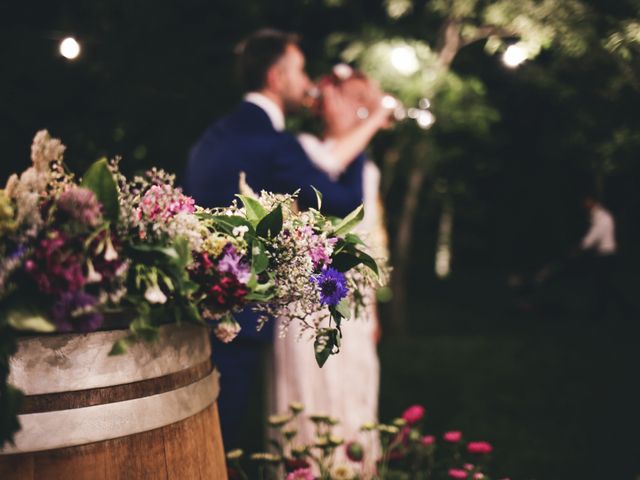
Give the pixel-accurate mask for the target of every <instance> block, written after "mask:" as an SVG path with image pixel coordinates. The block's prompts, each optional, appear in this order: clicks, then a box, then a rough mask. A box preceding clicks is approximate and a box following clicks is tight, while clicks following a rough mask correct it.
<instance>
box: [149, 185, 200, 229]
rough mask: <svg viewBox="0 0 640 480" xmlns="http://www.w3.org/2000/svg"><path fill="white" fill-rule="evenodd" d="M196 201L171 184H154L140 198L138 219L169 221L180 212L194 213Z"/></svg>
mask: <svg viewBox="0 0 640 480" xmlns="http://www.w3.org/2000/svg"><path fill="white" fill-rule="evenodd" d="M194 211H195V201H194V199H193V198H191V197H188V196H186V195H183V194H182V192H181V191H180V190H179V189H177V188H174V187H172V186H171V185H153V186H152V187H151V188H150V189H149V190H147V191H146V193H145V194H144V196H143V197H142V199H141V200H140V206H139V207H138V210H137V215H138V219H139V220H142V219H143V218H146V219H147V220H150V221H162V222H168V221H169V220H171V219H172V218H173V217H175V216H176V215H177V214H178V213H193V212H194Z"/></svg>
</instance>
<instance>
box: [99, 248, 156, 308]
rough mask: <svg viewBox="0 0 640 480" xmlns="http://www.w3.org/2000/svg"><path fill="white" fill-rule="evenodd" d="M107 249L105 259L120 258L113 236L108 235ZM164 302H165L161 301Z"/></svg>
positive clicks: (108, 260)
mask: <svg viewBox="0 0 640 480" xmlns="http://www.w3.org/2000/svg"><path fill="white" fill-rule="evenodd" d="M105 246H106V248H105V251H104V259H105V260H106V261H107V262H111V261H113V260H116V259H117V258H118V252H117V251H116V249H115V248H114V247H113V243H111V237H107V240H106V242H105ZM161 303H164V302H161Z"/></svg>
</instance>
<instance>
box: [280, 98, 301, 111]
mask: <svg viewBox="0 0 640 480" xmlns="http://www.w3.org/2000/svg"><path fill="white" fill-rule="evenodd" d="M283 105H284V113H285V114H294V113H298V112H299V111H300V110H302V108H303V106H302V102H300V101H297V100H296V101H294V100H288V99H285V100H284V102H283Z"/></svg>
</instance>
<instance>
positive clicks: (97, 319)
mask: <svg viewBox="0 0 640 480" xmlns="http://www.w3.org/2000/svg"><path fill="white" fill-rule="evenodd" d="M97 303H98V300H97V299H96V297H94V296H93V295H89V294H88V293H86V292H83V291H76V292H65V293H63V294H62V295H60V297H59V298H58V301H57V302H56V303H54V304H53V308H52V311H51V313H52V317H53V321H54V323H55V324H56V326H57V328H58V330H59V331H61V332H70V331H77V332H93V331H94V330H97V329H98V328H100V326H101V325H102V320H103V316H102V313H100V312H98V311H96V308H95V307H96V304H97Z"/></svg>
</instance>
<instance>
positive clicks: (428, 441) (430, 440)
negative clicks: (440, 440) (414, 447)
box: [420, 435, 436, 446]
mask: <svg viewBox="0 0 640 480" xmlns="http://www.w3.org/2000/svg"><path fill="white" fill-rule="evenodd" d="M420 442H421V443H422V445H424V446H429V445H433V444H434V443H436V437H434V436H433V435H425V436H424V437H422V440H420Z"/></svg>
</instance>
